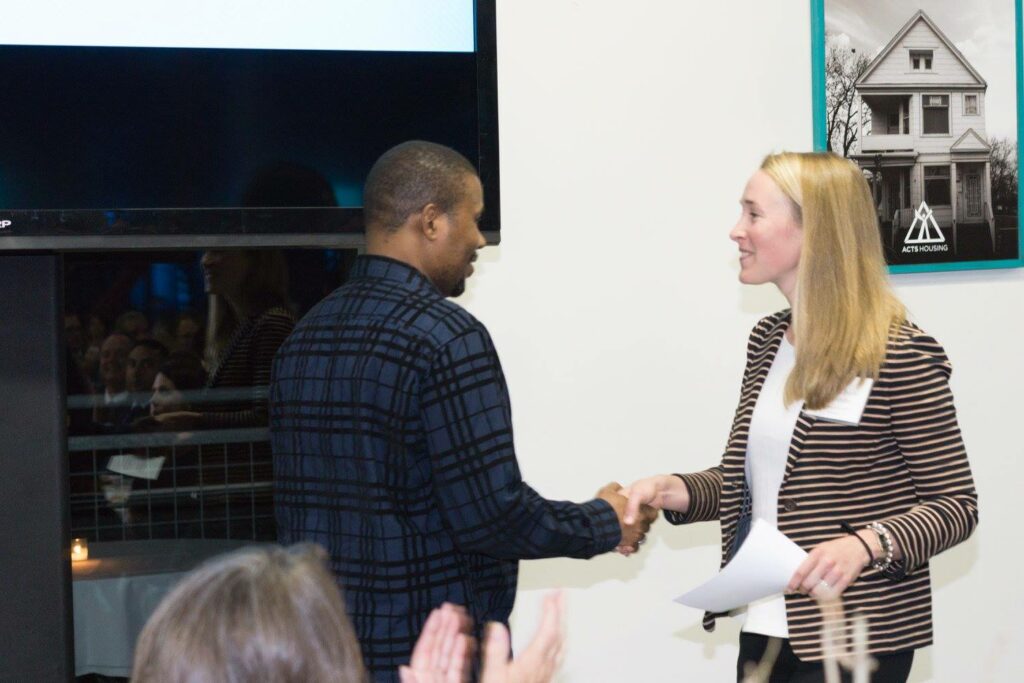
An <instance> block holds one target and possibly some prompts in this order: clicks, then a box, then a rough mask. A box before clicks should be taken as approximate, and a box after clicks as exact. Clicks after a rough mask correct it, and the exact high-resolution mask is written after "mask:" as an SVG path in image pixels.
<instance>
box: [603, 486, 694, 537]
mask: <svg viewBox="0 0 1024 683" xmlns="http://www.w3.org/2000/svg"><path fill="white" fill-rule="evenodd" d="M619 495H621V496H624V497H625V498H628V499H629V502H628V503H626V514H625V517H624V521H625V522H626V523H627V524H631V523H633V521H634V520H635V519H636V518H637V517H639V516H640V515H641V514H644V513H645V512H646V511H647V510H674V511H676V512H686V511H687V510H689V509H690V491H689V489H687V488H686V484H685V483H684V482H683V480H682V479H680V478H679V477H677V476H675V475H672V474H659V475H657V476H654V477H647V478H646V479H638V480H637V481H634V482H633V483H632V484H630V485H629V486H626V487H625V488H623V489H622V490H621V491H619ZM645 506H646V509H647V510H645ZM616 550H617V551H618V552H619V553H621V554H623V555H631V554H632V553H633V552H635V550H636V549H635V548H633V547H631V546H627V545H620V546H619V547H618V548H616Z"/></svg>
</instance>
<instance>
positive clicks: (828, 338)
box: [761, 152, 906, 410]
mask: <svg viewBox="0 0 1024 683" xmlns="http://www.w3.org/2000/svg"><path fill="white" fill-rule="evenodd" d="M761 170H762V171H764V172H765V173H766V174H767V175H768V176H769V177H770V178H771V179H772V180H774V181H775V184H776V185H778V186H779V189H781V190H782V192H783V194H785V195H786V196H787V197H788V198H789V200H790V201H791V202H792V203H793V208H794V213H795V215H796V216H797V218H798V219H799V220H800V222H801V224H802V228H803V245H802V247H801V252H800V265H799V268H798V271H797V290H796V291H797V296H796V306H795V310H794V311H793V325H794V333H795V334H794V339H795V343H796V364H795V366H794V368H793V371H792V372H791V373H790V375H789V379H788V380H787V382H786V391H785V400H786V402H787V403H792V402H794V401H798V400H800V399H803V400H804V405H805V406H806V407H807V408H810V409H811V410H817V409H820V408H823V407H825V406H826V405H828V404H829V403H831V402H832V400H833V399H835V398H836V396H838V395H839V394H840V393H841V392H842V391H843V389H845V388H846V386H847V385H848V384H849V383H850V382H852V381H853V380H854V379H855V378H857V377H864V378H869V377H870V378H877V377H878V373H879V371H880V369H881V366H882V362H883V361H884V360H885V353H886V346H887V343H888V339H889V333H890V331H891V329H892V327H893V325H898V324H900V323H901V322H902V321H903V320H904V318H905V317H906V311H905V309H904V307H903V304H902V303H900V301H899V299H897V298H896V295H895V294H894V293H893V291H892V288H891V287H890V286H889V279H888V276H887V273H886V266H885V257H884V255H883V252H882V239H881V236H880V235H879V230H878V220H877V218H876V217H875V205H874V202H873V201H872V199H871V192H870V190H869V189H868V184H867V181H866V180H865V179H864V175H863V173H862V172H861V170H860V169H859V168H858V167H857V166H856V165H855V164H853V163H852V162H850V161H847V160H846V159H843V158H841V157H839V156H837V155H835V154H832V153H828V152H813V153H794V152H783V153H780V154H771V155H768V156H767V157H765V159H764V161H763V162H762V164H761Z"/></svg>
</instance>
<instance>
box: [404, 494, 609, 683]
mask: <svg viewBox="0 0 1024 683" xmlns="http://www.w3.org/2000/svg"><path fill="white" fill-rule="evenodd" d="M606 488H607V487H606ZM602 490H604V489H602ZM564 609H565V600H564V598H563V596H562V594H561V593H560V592H559V593H553V594H551V595H548V596H547V597H545V598H544V609H543V613H542V614H541V618H540V628H538V629H537V635H535V636H534V637H533V640H532V641H530V644H529V645H527V646H526V649H525V650H523V651H522V653H521V654H520V655H519V656H518V657H516V658H515V659H514V660H511V661H510V660H509V653H510V652H511V649H512V643H511V639H510V638H509V634H508V629H507V628H505V626H504V625H503V624H499V623H492V624H489V625H488V627H487V635H486V636H484V638H485V642H484V651H483V657H482V659H483V672H482V674H481V676H480V683H549V681H550V680H551V679H552V678H553V677H554V675H555V672H556V671H558V667H559V666H560V665H561V659H562V644H563V641H564V636H563V635H562V612H563V611H564ZM402 683H406V681H404V680H403V681H402Z"/></svg>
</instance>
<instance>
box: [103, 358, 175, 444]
mask: <svg viewBox="0 0 1024 683" xmlns="http://www.w3.org/2000/svg"><path fill="white" fill-rule="evenodd" d="M167 353H168V351H167V347H166V346H164V345H163V344H161V343H160V342H158V341H157V340H155V339H141V340H139V341H137V342H135V346H133V347H132V350H131V351H129V352H128V360H127V362H126V364H125V386H126V387H127V389H128V392H129V398H128V412H127V413H126V414H125V415H124V416H123V418H122V422H121V423H119V424H118V425H115V427H122V428H123V430H124V431H129V429H130V427H131V424H132V422H134V421H135V420H137V419H139V418H140V417H145V416H147V415H149V407H150V392H151V391H152V390H153V380H155V379H156V375H157V370H158V369H159V368H160V366H161V365H162V364H163V362H164V360H165V359H166V358H167Z"/></svg>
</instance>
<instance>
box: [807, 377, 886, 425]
mask: <svg viewBox="0 0 1024 683" xmlns="http://www.w3.org/2000/svg"><path fill="white" fill-rule="evenodd" d="M874 384H875V380H873V379H861V378H857V379H854V380H853V381H852V382H850V384H849V385H847V387H846V388H845V389H843V391H842V392H841V393H840V394H839V395H838V396H836V397H835V399H834V400H833V401H832V402H831V403H829V404H828V405H827V406H825V407H824V408H822V409H820V410H808V409H806V408H804V413H806V414H807V415H812V416H814V417H816V418H818V419H821V420H828V421H829V422H839V423H840V424H847V425H853V426H857V425H859V424H860V418H861V416H862V415H864V406H866V405H867V403H868V396H870V395H871V387H872V386H874Z"/></svg>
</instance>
